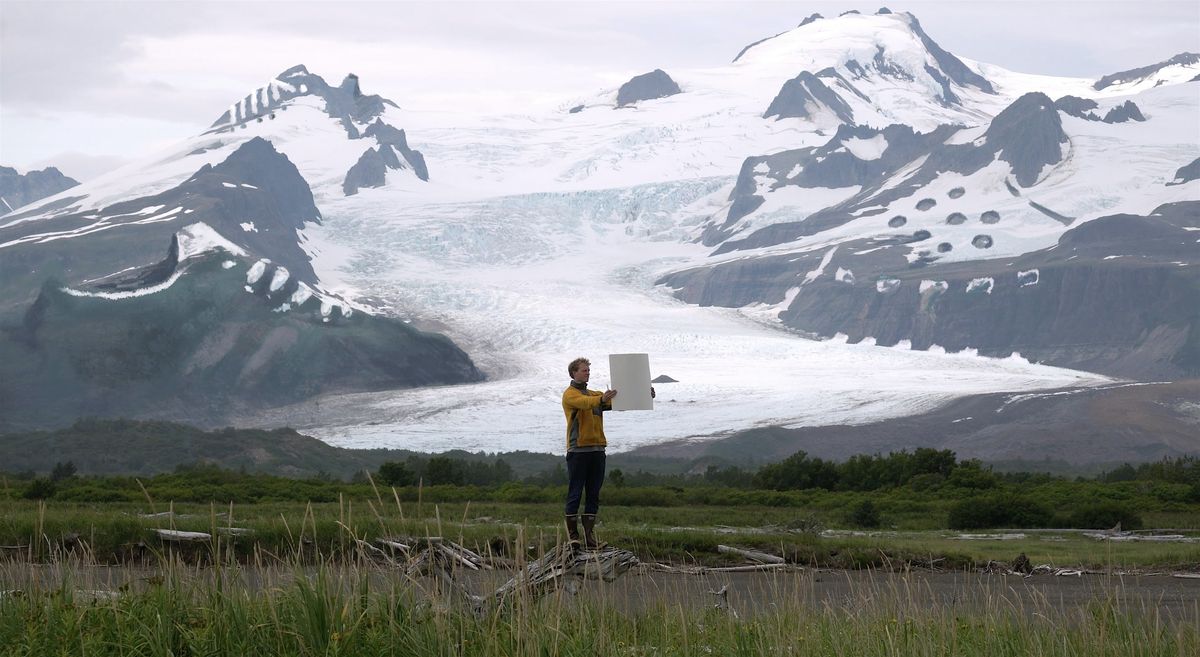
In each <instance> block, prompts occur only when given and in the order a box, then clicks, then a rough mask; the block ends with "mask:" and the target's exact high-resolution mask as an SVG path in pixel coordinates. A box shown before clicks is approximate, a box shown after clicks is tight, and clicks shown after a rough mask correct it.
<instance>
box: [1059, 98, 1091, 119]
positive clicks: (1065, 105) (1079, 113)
mask: <svg viewBox="0 0 1200 657" xmlns="http://www.w3.org/2000/svg"><path fill="white" fill-rule="evenodd" d="M1097 107H1100V104H1099V103H1097V102H1096V101H1094V100H1092V99H1091V98H1080V97H1079V96H1063V97H1062V98H1059V99H1058V100H1056V101H1054V108H1055V109H1057V110H1058V111H1060V112H1063V113H1064V114H1070V115H1071V116H1076V117H1079V118H1081V119H1088V120H1091V121H1095V120H1096V115H1095V114H1089V113H1090V112H1091V111H1092V110H1094V109H1096V108H1097Z"/></svg>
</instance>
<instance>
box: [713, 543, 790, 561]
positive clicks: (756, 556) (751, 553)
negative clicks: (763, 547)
mask: <svg viewBox="0 0 1200 657" xmlns="http://www.w3.org/2000/svg"><path fill="white" fill-rule="evenodd" d="M717 552H720V553H721V554H736V555H738V556H739V557H744V558H746V559H747V560H749V561H753V562H755V563H769V564H781V563H785V560H784V558H783V557H777V556H775V555H773V554H767V553H766V552H758V551H757V550H745V549H742V548H735V547H730V546H728V545H718V546H717Z"/></svg>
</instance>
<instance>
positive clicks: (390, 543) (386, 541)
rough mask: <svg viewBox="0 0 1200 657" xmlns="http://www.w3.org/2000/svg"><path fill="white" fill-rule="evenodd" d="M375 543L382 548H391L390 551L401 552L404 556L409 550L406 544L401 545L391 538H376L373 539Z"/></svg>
mask: <svg viewBox="0 0 1200 657" xmlns="http://www.w3.org/2000/svg"><path fill="white" fill-rule="evenodd" d="M375 542H376V543H378V544H380V545H382V546H383V547H386V548H391V549H392V550H395V551H397V552H403V553H405V554H408V551H409V549H410V548H409V546H408V544H407V543H402V542H400V541H398V540H395V539H391V538H377V539H375Z"/></svg>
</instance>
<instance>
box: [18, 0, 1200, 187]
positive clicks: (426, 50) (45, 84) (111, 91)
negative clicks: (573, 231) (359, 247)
mask: <svg viewBox="0 0 1200 657" xmlns="http://www.w3.org/2000/svg"><path fill="white" fill-rule="evenodd" d="M882 5H883V3H882V2H879V1H876V3H875V4H872V5H865V4H861V3H857V4H856V3H853V2H845V3H833V2H794V1H793V2H697V1H695V0H692V1H689V2H667V1H660V2H561V1H560V2H554V3H548V2H547V3H537V2H525V3H514V2H469V3H468V2H437V3H434V2H386V3H384V2H360V3H351V2H337V3H333V2H301V1H297V0H288V1H286V2H236V3H235V2H196V1H192V2H178V1H161V0H160V1H157V2H94V1H83V2H80V1H76V2H54V1H47V0H40V1H38V2H16V1H12V0H0V164H3V165H7V166H15V167H17V168H18V170H20V171H21V172H22V173H24V172H25V171H26V170H28V169H31V168H41V167H44V166H47V165H54V166H58V167H59V168H60V169H62V170H63V172H64V173H66V174H67V175H69V176H74V177H76V178H78V179H80V180H85V179H87V178H90V177H93V176H95V175H97V174H98V173H100V172H102V171H104V170H106V169H108V168H110V167H112V166H115V165H117V164H119V163H123V162H125V161H128V160H130V159H134V158H137V157H138V156H141V155H144V154H145V153H147V152H148V151H151V150H153V149H155V148H157V147H161V146H163V145H166V144H169V143H171V142H173V141H175V140H178V139H181V138H184V137H187V136H189V135H192V134H195V133H196V132H198V131H200V130H203V129H204V128H206V127H207V126H208V125H209V124H211V123H212V122H213V121H214V120H215V119H216V118H217V117H218V116H219V115H220V114H221V112H223V111H224V110H225V109H226V108H227V107H228V106H229V105H230V103H232V102H233V101H235V100H236V99H238V98H240V97H242V96H244V95H245V94H246V93H248V92H249V91H250V90H251V89H253V88H256V87H258V86H261V85H262V84H263V83H264V82H266V81H267V80H268V79H270V78H272V77H274V76H275V75H277V74H278V73H280V72H281V71H283V70H284V69H286V68H289V67H291V66H293V65H295V64H305V65H306V66H308V68H309V70H310V71H311V72H313V73H316V74H318V75H321V76H322V77H324V78H326V80H327V81H329V82H330V83H331V84H337V83H338V82H339V81H340V80H341V79H342V77H344V75H345V74H346V73H348V72H354V73H356V74H358V75H359V77H360V80H361V84H362V87H363V90H364V92H366V93H378V94H381V95H383V96H385V97H387V98H390V99H392V100H394V101H396V102H398V103H400V104H401V105H403V106H405V107H410V108H414V109H439V108H446V107H455V108H457V107H464V106H467V107H473V108H479V109H480V110H486V111H496V112H519V111H522V110H523V109H526V108H534V107H538V106H542V105H547V104H556V103H557V102H558V101H561V100H562V99H563V98H565V97H570V96H573V95H577V94H582V93H588V92H593V91H596V90H598V89H600V88H602V87H608V86H616V85H619V84H620V83H621V82H623V81H625V80H627V79H628V78H629V77H631V76H633V75H636V74H638V73H644V72H646V71H648V70H651V69H654V68H662V69H665V70H667V71H668V72H669V71H671V70H672V69H685V68H707V67H714V66H720V65H723V64H726V63H728V62H729V61H730V60H732V59H733V57H734V56H735V55H736V54H737V53H738V51H739V50H741V48H742V47H743V46H745V45H746V44H748V43H751V42H753V41H757V40H759V39H762V38H764V37H769V36H772V35H774V34H777V33H779V32H782V31H784V30H787V29H790V28H792V27H795V26H796V24H798V23H799V22H800V20H802V19H803V18H804V17H805V16H807V15H809V14H811V13H813V12H819V13H821V14H823V15H825V16H835V15H837V14H839V13H841V12H843V11H847V10H850V9H857V10H859V11H862V12H863V13H874V11H875V10H876V9H878V7H879V6H882ZM887 6H889V7H890V8H891V9H892V10H893V11H910V12H912V13H913V14H914V15H916V16H917V18H918V19H919V20H920V21H921V24H922V26H923V27H924V28H925V31H926V32H927V33H929V35H930V36H931V37H932V38H933V39H934V40H935V41H937V42H938V43H939V44H941V46H942V47H943V48H945V49H946V50H949V51H950V52H952V53H954V54H956V55H960V56H963V57H968V58H971V59H975V60H980V61H985V62H989V63H992V64H997V65H1000V66H1003V67H1005V68H1008V69H1011V70H1015V71H1021V72H1028V73H1042V74H1047V75H1065V76H1077V77H1099V76H1100V75H1104V74H1107V73H1113V72H1116V71H1121V70H1126V69H1130V68H1135V67H1138V66H1144V65H1147V64H1153V63H1157V62H1160V61H1163V60H1165V59H1167V58H1169V57H1171V56H1173V55H1176V54H1178V53H1180V52H1185V51H1187V52H1200V2H1198V1H1197V0H1181V1H1180V0H1169V1H1157V2H1156V1H1145V0H1142V1H1140V2H1132V1H1130V0H1071V1H1064V0H1057V1H1056V0H1048V1H1036V2H1033V1H1031V2H1025V1H1022V0H1003V1H992V0H956V1H950V2H947V1H944V0H909V1H908V2H903V3H888V4H887Z"/></svg>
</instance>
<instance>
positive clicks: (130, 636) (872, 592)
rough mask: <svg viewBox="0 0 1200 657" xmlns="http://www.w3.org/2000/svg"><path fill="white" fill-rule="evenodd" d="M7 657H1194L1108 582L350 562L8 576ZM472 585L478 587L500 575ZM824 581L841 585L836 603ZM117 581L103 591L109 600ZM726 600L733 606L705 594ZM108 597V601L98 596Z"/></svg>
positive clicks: (1183, 632) (1168, 610) (1158, 607)
mask: <svg viewBox="0 0 1200 657" xmlns="http://www.w3.org/2000/svg"><path fill="white" fill-rule="evenodd" d="M0 575H2V579H0V581H4V582H8V583H10V584H11V583H13V582H19V583H21V584H22V586H21V589H20V590H21V594H19V595H17V594H13V593H11V592H7V593H5V594H4V595H3V596H2V597H0V654H3V655H14V656H16V655H20V656H25V655H29V656H34V655H63V654H80V655H95V656H98V657H100V656H107V655H114V656H116V655H122V656H127V655H163V656H166V655H175V656H178V655H258V656H265V655H404V656H410V655H437V656H440V655H445V656H450V655H456V656H457V655H480V656H483V655H498V656H500V655H502V656H506V657H508V656H511V657H524V656H530V657H533V656H538V657H543V656H551V655H564V656H566V655H639V656H641V655H646V656H649V655H656V656H657V655H681V656H683V655H687V656H692V655H906V656H907V655H967V656H971V655H988V656H991V655H1087V656H1088V657H1102V656H1108V655H1113V656H1116V655H1122V656H1123V655H1162V656H1164V657H1165V656H1167V655H1170V656H1173V657H1174V656H1178V655H1195V654H1200V630H1198V629H1197V628H1198V625H1197V621H1198V619H1200V609H1198V608H1197V607H1196V603H1195V601H1194V600H1193V601H1192V602H1191V606H1190V607H1189V606H1187V605H1175V606H1173V607H1172V606H1164V604H1163V601H1162V600H1161V599H1155V598H1153V597H1142V598H1133V599H1131V598H1130V597H1129V596H1127V595H1123V592H1122V591H1121V589H1120V583H1119V582H1118V581H1116V580H1112V581H1107V583H1105V584H1104V585H1102V586H1099V588H1098V589H1097V590H1096V591H1095V593H1094V595H1091V596H1089V597H1087V599H1085V600H1082V601H1075V602H1067V603H1062V602H1060V601H1057V600H1055V599H1052V597H1053V596H1051V595H1047V594H1044V593H1039V592H1037V591H1033V592H1030V591H1022V590H1021V589H1019V587H1014V586H1013V585H1012V584H1011V579H1006V578H997V579H991V580H989V579H983V578H977V577H976V578H964V579H963V580H962V582H961V583H960V585H957V586H952V587H950V588H946V587H945V586H944V585H943V586H939V587H934V586H933V585H932V584H930V583H929V582H928V581H927V580H924V579H923V578H921V577H916V576H895V575H888V574H883V573H862V574H858V575H855V574H837V573H828V572H813V571H807V572H800V573H782V574H776V575H763V574H757V575H755V576H754V577H740V578H721V577H710V578H707V579H705V578H698V577H686V578H685V577H679V576H665V575H664V576H658V575H655V576H651V575H638V574H636V573H631V574H629V575H626V576H625V577H623V578H621V579H620V580H618V581H617V582H616V583H613V584H602V583H593V582H587V583H585V584H584V585H583V586H582V588H581V589H580V591H579V592H578V594H576V595H572V594H571V593H569V592H567V591H565V590H560V591H559V592H557V593H555V594H552V595H549V596H547V597H544V598H540V599H534V598H531V597H523V598H518V599H517V600H515V601H514V602H513V603H512V604H510V605H506V606H503V607H495V606H493V607H489V608H488V609H487V611H485V612H484V613H482V614H478V613H475V612H474V611H472V610H471V609H470V608H469V607H467V606H466V605H464V604H463V603H462V601H461V598H460V597H458V596H455V595H453V594H452V593H451V592H446V591H440V590H439V589H438V587H437V586H436V585H434V584H433V583H432V582H431V581H429V580H413V579H409V578H406V577H404V576H403V575H400V574H398V572H397V571H395V570H389V569H383V568H380V567H376V566H370V565H366V564H363V563H346V562H337V563H328V562H327V563H322V564H319V565H316V566H310V567H305V566H302V565H296V564H290V565H289V564H281V565H261V566H239V565H233V566H227V565H224V566H223V565H218V566H216V567H211V568H198V567H195V566H188V565H183V564H180V563H179V562H177V561H171V560H164V562H163V563H162V564H161V565H160V566H159V567H156V568H154V569H147V570H146V571H142V572H138V571H122V573H121V574H120V575H119V576H118V579H123V581H120V582H119V583H118V582H117V581H114V580H113V579H112V577H113V574H112V573H111V572H105V569H94V568H89V567H88V566H87V565H86V564H84V563H82V562H78V561H76V562H72V563H67V562H63V563H58V564H52V565H51V566H31V565H29V564H12V563H9V564H6V565H4V566H0ZM504 576H507V574H503V575H501V574H494V575H493V577H491V578H477V579H474V580H470V581H468V582H467V584H468V585H470V586H473V587H475V588H476V590H479V591H483V590H486V589H488V588H489V587H491V586H492V585H493V584H494V583H495V580H496V579H497V578H500V577H504ZM822 578H846V581H845V582H834V584H837V587H836V590H837V591H838V593H836V594H828V593H821V592H819V590H818V589H819V588H820V587H822V586H827V585H829V584H830V582H829V581H828V580H824V581H823V579H822ZM113 585H115V586H113ZM719 585H729V586H730V587H731V589H732V594H731V597H730V605H729V608H727V609H724V610H721V609H716V608H714V607H713V602H714V601H715V599H716V598H715V597H714V596H713V595H712V594H711V593H710V591H711V590H713V589H715V588H719ZM105 586H110V587H111V588H109V589H108V590H110V591H114V592H116V594H117V595H116V597H112V598H110V597H108V596H105V595H99V594H97V593H95V592H94V589H95V588H104V587H105Z"/></svg>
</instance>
